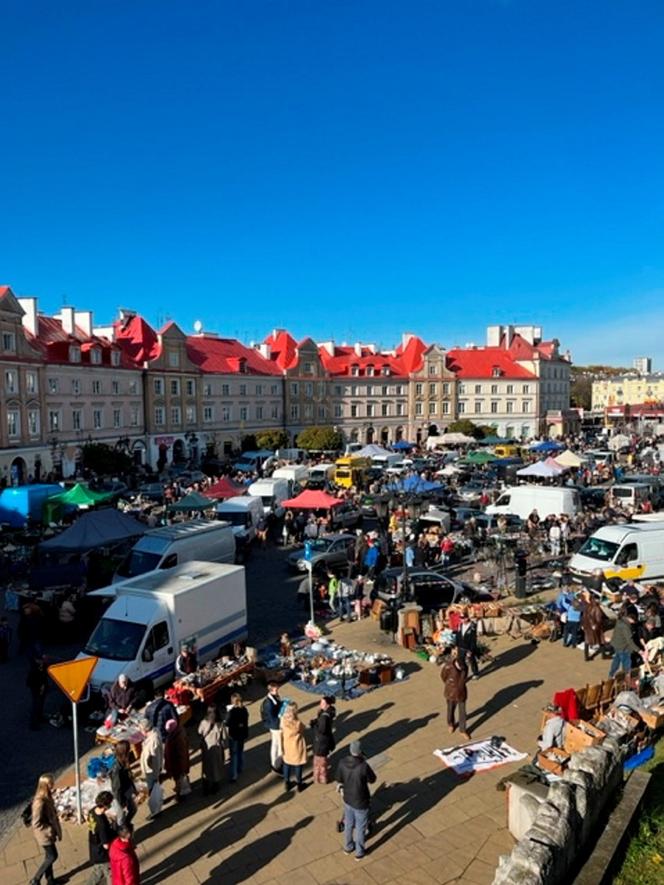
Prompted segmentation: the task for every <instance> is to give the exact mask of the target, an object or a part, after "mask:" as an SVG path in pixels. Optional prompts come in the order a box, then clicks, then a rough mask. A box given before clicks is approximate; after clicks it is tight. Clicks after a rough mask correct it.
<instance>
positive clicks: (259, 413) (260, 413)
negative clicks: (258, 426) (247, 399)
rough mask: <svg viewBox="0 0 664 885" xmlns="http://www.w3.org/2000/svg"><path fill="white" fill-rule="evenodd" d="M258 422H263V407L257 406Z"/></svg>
mask: <svg viewBox="0 0 664 885" xmlns="http://www.w3.org/2000/svg"><path fill="white" fill-rule="evenodd" d="M256 420H257V421H262V420H263V406H256Z"/></svg>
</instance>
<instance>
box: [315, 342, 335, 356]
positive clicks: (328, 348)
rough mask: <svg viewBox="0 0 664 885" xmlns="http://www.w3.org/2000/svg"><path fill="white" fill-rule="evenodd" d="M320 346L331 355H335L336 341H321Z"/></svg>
mask: <svg viewBox="0 0 664 885" xmlns="http://www.w3.org/2000/svg"><path fill="white" fill-rule="evenodd" d="M318 346H319V347H322V348H323V350H325V351H327V352H328V353H329V355H330V356H334V341H320V342H319V343H318Z"/></svg>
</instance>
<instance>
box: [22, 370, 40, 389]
mask: <svg viewBox="0 0 664 885" xmlns="http://www.w3.org/2000/svg"><path fill="white" fill-rule="evenodd" d="M25 392H26V393H38V392H39V391H38V390H37V376H36V374H35V373H34V372H26V374H25Z"/></svg>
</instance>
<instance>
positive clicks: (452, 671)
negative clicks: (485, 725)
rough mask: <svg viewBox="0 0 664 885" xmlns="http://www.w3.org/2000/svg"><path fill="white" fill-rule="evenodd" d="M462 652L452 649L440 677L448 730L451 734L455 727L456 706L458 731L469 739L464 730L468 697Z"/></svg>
mask: <svg viewBox="0 0 664 885" xmlns="http://www.w3.org/2000/svg"><path fill="white" fill-rule="evenodd" d="M462 654H463V652H460V651H459V649H458V648H453V649H452V653H451V655H450V659H449V660H448V661H447V663H445V664H443V666H442V669H441V671H440V678H441V679H442V680H443V683H444V685H445V700H446V701H447V726H448V730H449V732H450V734H452V733H453V732H454V730H455V729H456V724H455V722H454V718H455V714H456V712H457V708H458V710H459V732H460V733H461V736H462V737H464V738H466V740H470V735H469V734H468V732H467V731H466V700H467V698H468V690H467V688H466V682H467V680H468V670H467V668H466V663H465V661H464V660H463V657H462Z"/></svg>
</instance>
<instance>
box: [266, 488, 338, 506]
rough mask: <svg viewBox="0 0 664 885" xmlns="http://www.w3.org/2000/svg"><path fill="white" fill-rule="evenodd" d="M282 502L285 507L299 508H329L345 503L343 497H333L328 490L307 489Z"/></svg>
mask: <svg viewBox="0 0 664 885" xmlns="http://www.w3.org/2000/svg"><path fill="white" fill-rule="evenodd" d="M281 503H282V506H283V507H293V508H295V509H297V510H329V509H330V508H331V507H338V506H339V504H343V501H342V500H341V498H333V497H332V495H328V494H327V492H320V491H314V489H305V490H304V491H303V492H301V493H300V494H299V495H298V496H297V497H296V498H289V499H288V500H287V501H282V502H281Z"/></svg>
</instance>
